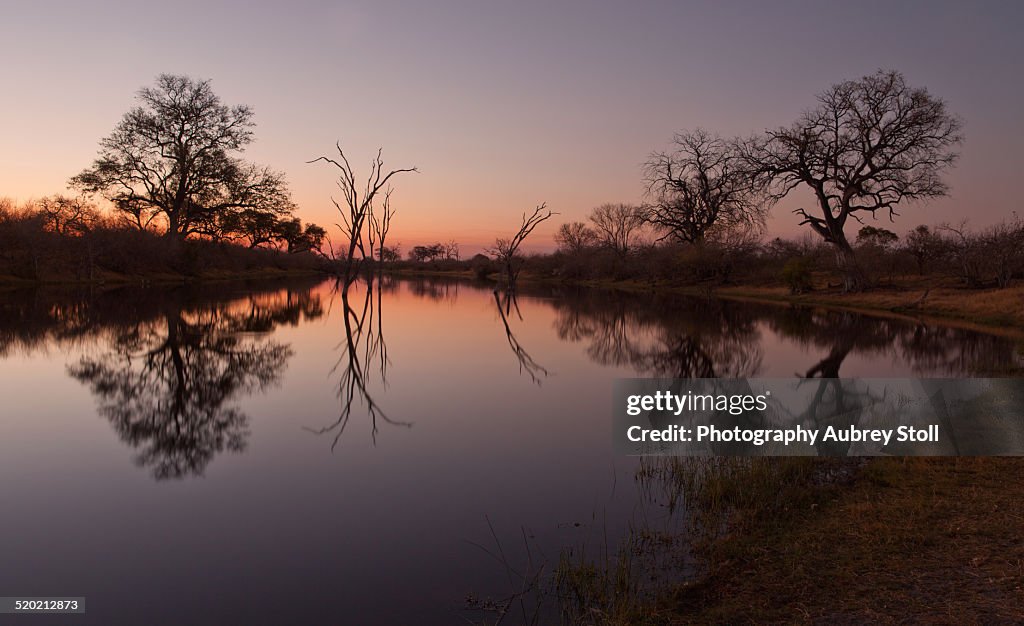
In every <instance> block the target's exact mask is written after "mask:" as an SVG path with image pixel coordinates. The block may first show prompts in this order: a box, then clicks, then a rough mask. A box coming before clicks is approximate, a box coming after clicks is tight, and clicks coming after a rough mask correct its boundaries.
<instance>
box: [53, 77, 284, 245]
mask: <svg viewBox="0 0 1024 626" xmlns="http://www.w3.org/2000/svg"><path fill="white" fill-rule="evenodd" d="M138 100H139V102H140V106H137V107H135V108H134V109H132V110H130V111H128V113H126V114H125V115H124V117H123V118H122V119H121V122H120V123H119V124H118V125H117V127H116V128H115V129H114V132H112V133H111V134H110V135H109V136H108V137H106V138H104V139H103V140H102V141H100V152H99V156H98V157H97V159H96V160H95V161H94V162H93V165H92V167H90V168H88V169H86V170H85V171H83V172H81V173H80V174H78V175H77V176H75V177H74V178H72V179H71V185H72V186H73V187H76V188H78V189H81V190H83V191H85V192H88V193H103V194H104V195H106V197H107V198H108V199H109V200H110V201H111V202H113V204H114V206H115V208H116V209H117V210H118V211H119V212H120V213H121V214H122V215H123V216H124V217H126V218H127V221H128V222H129V223H131V224H133V225H134V226H135V227H137V228H139V229H141V230H146V229H149V228H150V227H152V226H153V225H154V224H155V223H159V219H162V220H163V222H164V227H165V231H166V234H167V236H168V237H169V238H172V239H183V238H185V237H187V236H188V235H189V234H191V233H202V234H206V235H212V236H217V234H218V233H220V232H221V228H220V224H221V220H222V219H223V218H224V217H225V216H226V215H229V214H231V213H232V212H235V211H241V210H246V209H249V210H259V211H265V212H269V213H272V214H274V215H276V216H280V215H284V214H287V213H290V212H291V211H292V209H293V208H294V207H293V205H292V203H291V199H290V196H289V193H288V188H287V185H286V184H285V181H284V177H283V175H282V174H280V173H278V172H274V171H271V170H269V169H267V168H263V167H258V166H255V165H253V164H250V163H246V162H244V161H242V160H240V159H238V158H237V157H236V156H233V154H234V153H239V152H241V151H242V150H244V148H245V146H246V145H248V144H249V143H251V142H252V128H253V122H252V115H253V114H252V110H251V109H250V108H249V107H247V106H244V105H239V106H234V107H229V106H227V105H225V104H223V103H221V101H220V98H219V97H218V96H217V95H216V94H215V93H213V89H211V87H210V81H206V80H203V81H197V80H193V79H191V78H189V77H187V76H172V75H170V74H161V75H160V76H159V77H158V78H157V82H156V86H155V87H146V88H144V89H142V90H141V91H139V94H138Z"/></svg>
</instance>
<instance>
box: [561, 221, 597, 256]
mask: <svg viewBox="0 0 1024 626" xmlns="http://www.w3.org/2000/svg"><path fill="white" fill-rule="evenodd" d="M555 243H556V244H558V247H559V249H561V250H562V251H563V252H567V253H569V254H579V253H580V252H583V251H584V250H586V249H587V248H589V247H591V246H593V245H595V244H596V243H597V233H595V232H594V230H593V229H592V228H590V227H589V226H587V225H586V224H584V223H583V222H568V223H566V224H562V225H561V226H559V227H558V232H556V233H555Z"/></svg>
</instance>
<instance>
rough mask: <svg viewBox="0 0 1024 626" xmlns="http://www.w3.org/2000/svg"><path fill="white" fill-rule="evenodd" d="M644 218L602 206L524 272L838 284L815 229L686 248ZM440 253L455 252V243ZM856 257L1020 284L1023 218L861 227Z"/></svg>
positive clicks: (830, 249) (870, 266)
mask: <svg viewBox="0 0 1024 626" xmlns="http://www.w3.org/2000/svg"><path fill="white" fill-rule="evenodd" d="M640 213H641V210H640V209H639V208H637V207H630V206H628V205H605V206H603V207H599V208H598V209H596V210H595V211H594V212H593V213H592V215H591V216H590V218H589V220H588V222H572V223H568V224H563V225H562V226H561V227H560V229H559V230H558V233H557V235H556V237H555V239H556V242H557V244H558V249H557V250H556V251H555V252H553V253H550V254H535V255H531V256H526V257H524V258H523V259H522V263H523V270H524V272H525V273H526V274H530V275H533V276H535V277H542V278H551V279H561V280H569V281H605V280H615V281H642V282H657V283H659V284H668V285H679V286H693V285H727V284H757V285H785V286H788V287H789V289H790V290H791V291H792V292H794V293H803V292H808V291H812V290H814V289H816V288H822V287H827V286H829V285H831V286H835V287H839V286H841V281H842V276H843V268H842V267H841V266H840V264H839V260H838V259H837V257H836V253H835V249H834V246H831V245H829V244H827V243H826V242H824V241H822V240H821V239H820V238H818V237H814V236H812V235H811V234H810V233H807V234H806V235H805V236H803V237H801V238H798V239H782V238H774V239H769V240H765V239H762V238H760V237H758V236H757V235H756V233H752V232H750V231H732V232H728V233H725V234H724V235H723V236H720V237H717V236H716V237H712V238H708V239H706V240H705V241H703V242H700V243H699V244H687V243H680V242H677V241H672V240H659V237H658V231H657V230H655V229H653V228H652V227H650V226H649V225H648V224H645V222H644V221H643V220H642V219H641V218H640V217H638V216H639V215H640ZM437 247H439V248H448V249H453V244H445V245H444V246H442V245H441V244H437ZM427 248H433V246H427ZM454 249H457V246H455V247H454ZM853 251H854V254H855V255H856V258H857V263H858V265H859V266H860V267H861V268H862V269H863V271H864V273H865V274H866V276H867V278H868V279H869V280H870V281H871V283H872V284H874V285H876V286H884V285H886V284H892V283H893V282H894V280H895V279H896V278H897V277H901V276H909V275H914V276H936V277H949V278H951V279H952V278H955V279H957V281H958V282H959V283H960V284H962V285H963V286H965V287H970V288H985V287H998V288H1004V287H1008V286H1009V285H1010V284H1011V283H1012V282H1013V281H1014V280H1020V279H1024V220H1021V219H1020V217H1019V216H1016V215H1014V216H1013V217H1012V218H1011V219H1010V220H1006V221H1003V222H1001V223H999V224H996V225H994V226H991V227H988V228H985V229H977V230H972V229H970V228H968V227H967V225H966V224H965V223H960V224H956V225H950V224H940V225H938V226H925V225H921V226H918V227H916V228H914V229H912V230H911V231H909V232H908V233H906V234H905V235H904V236H902V237H901V236H899V235H897V234H896V233H895V232H893V231H890V230H888V229H885V228H880V227H876V226H870V225H865V226H862V227H861V228H860V229H859V230H858V231H857V235H856V239H855V241H854V243H853ZM391 267H393V268H396V269H406V270H417V269H418V270H433V271H463V272H466V271H470V272H472V273H474V274H475V275H476V276H477V277H479V278H485V277H488V276H490V275H492V274H498V273H500V272H501V271H502V269H501V266H500V264H499V263H498V262H497V261H495V260H494V259H492V258H491V257H490V256H488V255H485V254H478V255H476V256H474V257H472V258H470V259H465V260H460V259H457V258H455V257H454V256H452V255H444V254H438V255H436V256H433V257H431V256H428V257H426V258H424V257H423V256H422V255H419V254H415V253H414V252H413V253H410V255H409V259H408V260H405V261H396V262H394V263H392V264H391Z"/></svg>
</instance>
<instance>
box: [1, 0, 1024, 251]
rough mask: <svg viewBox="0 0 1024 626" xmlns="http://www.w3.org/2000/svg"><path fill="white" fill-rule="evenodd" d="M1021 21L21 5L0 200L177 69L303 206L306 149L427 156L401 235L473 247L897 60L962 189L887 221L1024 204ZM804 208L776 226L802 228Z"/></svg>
mask: <svg viewBox="0 0 1024 626" xmlns="http://www.w3.org/2000/svg"><path fill="white" fill-rule="evenodd" d="M769 4H771V5H772V6H768V5H769ZM1022 29H1024V3H1019V2H974V3H967V2H938V1H933V2H901V3H899V6H896V7H893V6H890V3H887V2H858V3H851V2H841V3H840V2H836V3H827V2H821V1H815V2H774V3H763V2H748V3H739V2H706V3H684V2H672V3H669V2H617V3H607V2H557V3H556V2H532V1H517V2H505V3H501V4H499V3H491V2H479V1H476V2H472V1H466V2H444V1H440V0H439V1H437V2H429V3H428V2H386V1H373V2H362V1H361V2H303V1H297V2H291V3H282V2H274V3H269V2H258V1H253V2H248V3H243V2H234V3H224V2H217V1H212V0H206V1H203V2H174V3H170V2H163V3H159V4H158V3H146V2H137V1H136V2H103V1H97V2H92V3H80V2H45V1H40V2H35V3H28V2H21V3H8V4H7V5H6V6H5V7H4V8H3V11H2V16H0V58H3V60H4V61H3V64H2V65H0V84H2V85H3V87H4V97H3V98H0V137H2V142H3V143H2V150H0V196H10V197H13V198H15V199H17V200H19V201H21V200H26V199H29V198H32V197H39V196H43V195H47V194H51V193H56V192H60V191H63V190H64V189H65V184H66V181H67V179H68V178H69V177H70V176H72V175H74V174H75V173H77V172H78V171H80V170H81V169H82V168H84V167H85V166H87V165H88V164H89V163H90V162H91V160H92V158H93V157H94V156H95V153H96V148H97V142H98V141H99V139H100V138H102V137H103V136H105V135H106V134H108V133H109V132H110V131H111V129H112V128H113V127H114V125H115V124H116V123H117V121H118V119H119V118H120V117H121V115H122V114H123V113H124V112H125V111H126V110H128V108H129V107H130V106H132V104H133V96H134V93H135V92H136V91H137V90H138V89H139V88H140V87H142V86H144V85H148V84H151V83H152V81H153V79H154V77H155V76H156V75H157V74H159V73H161V72H170V73H184V74H189V75H191V76H194V77H197V78H209V79H211V80H212V81H213V86H214V89H215V91H216V92H217V93H218V94H219V95H220V96H221V97H222V99H223V100H224V101H225V102H226V103H228V104H237V103H245V104H249V105H251V106H252V107H253V108H254V109H255V111H256V122H257V129H256V137H257V141H256V143H255V144H253V145H252V146H251V147H250V148H249V150H248V151H247V154H248V157H249V158H250V159H253V160H255V161H257V162H260V163H264V164H268V165H271V166H273V167H275V168H277V169H280V170H283V171H284V172H286V174H287V175H288V178H289V181H290V182H291V186H292V190H293V194H294V196H295V199H296V201H297V202H298V203H299V206H300V211H299V215H300V216H302V217H303V218H304V219H307V220H311V221H316V222H321V223H325V224H333V223H334V222H335V221H336V219H335V217H334V214H333V207H332V206H331V204H330V201H329V198H330V195H331V194H332V193H333V191H334V188H333V173H332V172H331V171H330V169H329V168H327V167H324V166H322V165H319V166H317V165H307V164H305V161H307V160H309V159H312V158H314V157H316V156H319V155H320V154H323V153H327V152H329V151H331V150H332V149H333V145H334V142H335V140H337V139H340V140H341V141H342V142H343V145H344V146H345V147H346V151H347V153H348V154H349V156H350V157H351V158H353V159H354V160H353V162H354V163H356V162H359V163H362V162H368V160H369V159H370V157H371V156H372V155H373V154H374V152H375V151H376V148H377V147H378V146H383V148H384V158H385V162H386V164H387V165H392V166H395V167H398V166H409V165H416V166H418V167H419V168H420V169H421V171H422V173H420V174H412V175H408V176H405V177H402V178H400V179H398V180H397V181H396V188H397V190H396V192H395V195H394V196H393V202H394V205H395V206H397V207H398V215H397V217H396V221H395V226H394V228H393V236H394V237H395V239H394V240H395V241H402V242H403V244H404V247H405V249H408V248H409V247H411V246H412V245H414V244H416V243H423V242H425V241H429V240H448V239H452V238H454V239H456V240H458V241H460V242H463V244H464V249H465V250H467V251H475V249H477V248H479V246H480V245H483V244H486V243H488V242H490V241H491V240H493V238H494V237H495V236H496V235H501V234H506V233H507V232H508V231H509V230H514V227H515V226H516V225H517V223H518V220H519V216H520V214H521V213H522V211H523V210H526V209H530V208H532V207H533V205H535V204H537V203H539V202H541V201H546V202H547V203H548V205H549V206H550V207H551V208H552V209H553V210H555V211H557V212H559V213H560V214H561V215H560V217H559V221H566V220H574V219H582V218H583V217H584V216H585V215H586V213H587V212H588V211H589V210H590V209H591V208H592V207H594V206H596V205H598V204H600V203H603V202H608V201H616V202H636V201H639V200H640V199H641V193H642V190H643V187H642V182H641V177H640V165H641V163H642V162H643V161H644V159H645V157H646V156H647V154H648V153H649V152H650V151H652V150H655V149H663V148H665V147H666V146H667V143H668V141H669V140H670V139H671V137H672V133H673V132H674V131H676V130H680V129H684V128H692V127H696V126H703V127H705V128H708V129H710V130H713V131H716V132H719V133H722V134H725V135H731V134H743V135H746V134H748V133H751V132H754V131H759V130H763V129H764V128H765V127H771V126H777V125H782V124H788V123H790V122H791V121H792V120H793V119H794V118H795V117H796V116H797V115H798V114H799V113H800V111H801V110H802V109H804V108H806V107H810V106H812V105H813V104H814V95H815V94H816V93H818V92H819V91H821V90H823V89H825V88H827V87H828V86H829V85H830V84H832V83H835V82H838V81H840V80H843V79H847V78H857V77H860V76H862V75H864V74H868V73H872V72H874V71H875V70H876V69H878V68H893V69H897V70H900V71H902V72H903V73H904V74H905V75H906V77H907V80H908V81H909V82H910V84H912V85H924V86H927V87H928V88H929V90H930V91H931V92H932V93H934V94H936V95H938V96H940V97H942V98H944V99H945V100H946V101H947V102H948V103H949V105H950V108H951V109H952V110H953V111H954V112H956V113H957V114H959V115H960V116H962V117H963V119H964V121H965V135H966V142H965V144H964V145H963V148H962V158H961V161H960V163H959V165H958V166H957V168H956V169H955V170H953V171H952V172H951V173H950V175H949V181H950V183H951V185H952V195H951V196H950V197H949V198H946V199H943V200H939V201H935V202H932V203H931V204H928V205H925V206H917V205H911V206H908V207H905V209H904V210H903V211H902V213H903V215H902V217H901V218H898V221H897V222H896V224H895V225H894V226H893V225H888V226H887V227H889V228H892V229H894V230H896V231H898V232H900V233H902V232H904V231H906V230H907V229H909V228H911V227H913V226H914V225H916V224H919V223H938V222H941V221H958V220H959V219H961V218H962V217H969V218H970V220H971V223H972V224H975V225H978V226H982V225H985V224H988V223H991V222H993V221H997V220H999V219H1002V218H1003V217H1006V216H1008V215H1009V214H1010V212H1011V211H1013V210H1019V208H1020V207H1019V201H1018V200H1017V197H1018V195H1017V193H1016V192H1017V185H1016V183H1017V179H1018V178H1019V176H1020V174H1019V171H1018V170H1019V163H1020V157H1019V156H1018V152H1017V150H1018V149H1019V145H1020V144H1021V143H1022V140H1024V122H1022V117H1021V114H1020V110H1021V108H1022V103H1024V82H1022V80H1021V76H1022V75H1024V72H1022V64H1024V63H1022V62H1024V43H1022V41H1024V38H1022V37H1020V32H1021V31H1022ZM803 204H804V202H803V199H802V198H800V197H794V198H793V199H792V201H785V202H783V203H782V204H781V205H780V206H778V207H777V208H776V209H775V213H774V216H773V218H772V220H771V222H770V230H771V232H773V233H775V234H783V235H791V234H794V233H798V232H801V231H800V230H799V229H798V228H797V226H796V223H797V219H796V218H795V216H793V215H792V214H791V213H790V211H791V210H792V209H793V208H795V207H797V206H802V205H803ZM557 223H559V222H558V221H556V222H554V223H553V224H552V225H551V227H550V228H547V229H546V230H545V231H544V232H541V231H538V233H537V235H538V237H537V240H536V242H535V245H543V244H545V238H547V237H549V235H550V232H551V231H552V230H553V228H554V226H556V225H557Z"/></svg>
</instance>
